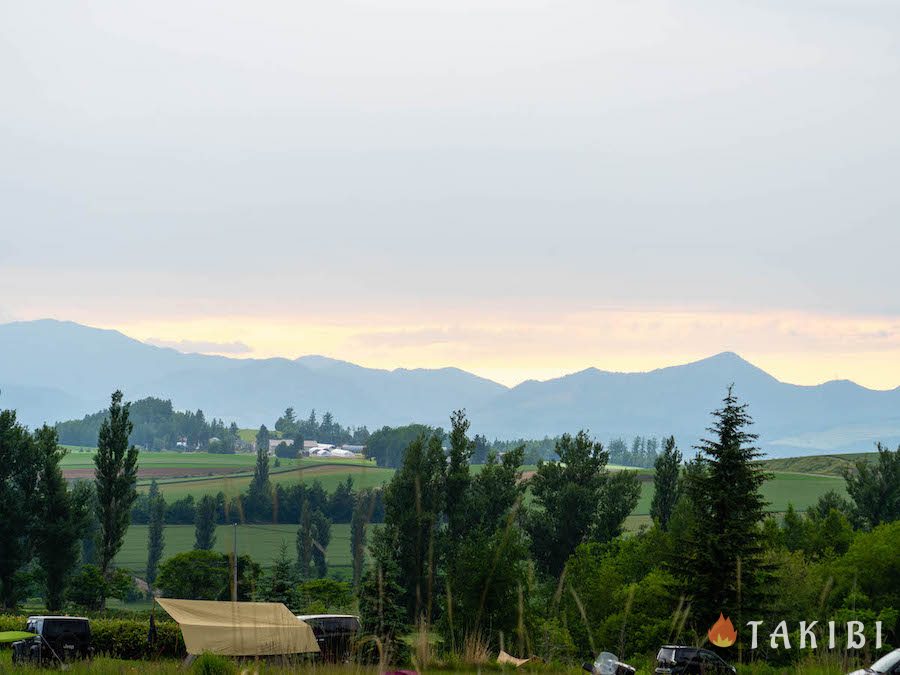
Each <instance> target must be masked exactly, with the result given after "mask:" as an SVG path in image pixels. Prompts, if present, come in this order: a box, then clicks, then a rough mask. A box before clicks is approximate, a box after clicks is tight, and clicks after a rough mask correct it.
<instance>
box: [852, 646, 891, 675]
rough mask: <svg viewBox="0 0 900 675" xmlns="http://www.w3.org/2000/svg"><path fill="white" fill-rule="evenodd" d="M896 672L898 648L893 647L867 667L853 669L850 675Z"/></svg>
mask: <svg viewBox="0 0 900 675" xmlns="http://www.w3.org/2000/svg"><path fill="white" fill-rule="evenodd" d="M898 673H900V649H895V650H894V651H892V652H889V653H887V654H885V655H884V656H882V657H881V658H880V659H878V660H877V661H876V662H875V663H873V664H872V665H871V666H869V667H868V668H862V669H861V670H854V671H853V672H852V673H850V675H898Z"/></svg>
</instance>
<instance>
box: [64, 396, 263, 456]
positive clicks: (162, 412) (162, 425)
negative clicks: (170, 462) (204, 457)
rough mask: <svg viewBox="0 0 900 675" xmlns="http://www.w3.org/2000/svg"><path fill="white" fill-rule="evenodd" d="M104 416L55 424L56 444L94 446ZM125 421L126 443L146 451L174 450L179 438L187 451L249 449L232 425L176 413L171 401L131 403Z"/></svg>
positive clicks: (199, 415)
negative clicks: (129, 426) (127, 422)
mask: <svg viewBox="0 0 900 675" xmlns="http://www.w3.org/2000/svg"><path fill="white" fill-rule="evenodd" d="M107 415H108V412H107V411H106V410H101V411H100V412H96V413H94V414H93V415H86V416H85V417H83V418H82V419H80V420H70V421H68V422H59V423H58V424H57V425H56V432H57V434H59V442H60V443H62V444H63V445H85V446H94V445H96V444H97V434H98V433H99V431H100V425H101V424H102V423H103V420H105V419H106V418H107ZM129 419H130V420H131V422H132V424H133V425H134V427H133V429H132V431H131V436H129V442H130V443H133V444H134V445H138V446H140V447H142V448H144V449H146V450H174V449H176V448H177V447H178V442H179V441H180V440H182V439H184V442H185V445H186V448H187V449H190V450H208V451H210V452H225V453H231V452H237V451H239V450H242V449H249V445H248V446H247V447H246V448H244V447H243V443H242V441H241V439H240V437H239V435H238V427H237V424H235V423H234V422H232V423H231V424H230V425H229V426H227V427H226V426H225V422H224V421H222V420H220V419H216V418H213V419H212V420H210V421H207V420H206V416H205V415H204V414H203V411H202V410H197V412H191V411H190V410H185V411H184V412H178V411H176V410H174V409H173V408H172V402H171V401H168V400H163V399H161V398H153V397H150V398H144V399H141V400H140V401H135V402H134V403H132V404H131V408H130V413H129ZM213 439H216V440H213ZM211 440H212V443H211V442H210V441H211Z"/></svg>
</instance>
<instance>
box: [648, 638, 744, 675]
mask: <svg viewBox="0 0 900 675" xmlns="http://www.w3.org/2000/svg"><path fill="white" fill-rule="evenodd" d="M655 672H656V674H657V675H734V674H735V673H737V670H736V669H735V667H734V666H732V665H730V664H728V663H726V662H725V661H724V660H723V659H722V657H721V656H719V655H718V654H716V653H715V652H711V651H710V650H708V649H700V648H699V647H683V646H680V645H666V646H665V647H662V648H660V650H659V653H658V654H657V655H656V671H655Z"/></svg>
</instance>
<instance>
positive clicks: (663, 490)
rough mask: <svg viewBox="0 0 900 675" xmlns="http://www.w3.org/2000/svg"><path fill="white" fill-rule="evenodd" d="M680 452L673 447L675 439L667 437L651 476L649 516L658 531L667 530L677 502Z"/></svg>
mask: <svg viewBox="0 0 900 675" xmlns="http://www.w3.org/2000/svg"><path fill="white" fill-rule="evenodd" d="M681 460H682V457H681V451H680V450H679V449H678V447H677V446H676V445H675V437H674V436H669V437H668V438H667V439H666V440H665V442H664V447H663V451H662V454H661V455H659V456H658V457H657V458H656V462H655V464H654V466H655V468H656V471H655V472H654V474H653V501H652V502H651V504H650V516H651V517H652V518H653V520H654V521H656V523H657V524H658V525H659V527H660V529H662V530H668V529H669V520H670V519H671V518H672V511H674V510H675V502H677V501H678V491H679V483H678V475H679V472H680V471H681Z"/></svg>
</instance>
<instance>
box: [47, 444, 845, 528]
mask: <svg viewBox="0 0 900 675" xmlns="http://www.w3.org/2000/svg"><path fill="white" fill-rule="evenodd" d="M861 456H863V455H847V456H838V457H831V456H822V457H801V458H792V459H783V460H781V459H780V460H769V461H767V462H766V468H767V469H769V470H774V471H773V475H774V477H773V479H772V480H770V481H768V482H767V483H766V484H765V486H764V487H763V494H764V495H765V497H766V499H767V500H768V501H769V502H770V504H769V510H771V511H773V512H783V511H785V510H786V509H787V506H788V503H793V505H794V507H795V508H797V509H801V510H802V509H806V508H808V507H809V506H811V505H812V504H814V503H815V501H816V500H817V499H818V498H819V497H820V496H821V495H823V494H824V493H826V492H828V491H829V490H835V491H837V492H838V493H839V494H844V480H843V478H842V477H840V476H839V475H834V474H833V472H835V471H837V469H838V467H840V466H843V465H845V464H846V463H847V462H848V461H849V460H851V459H854V460H855V459H857V458H858V457H861ZM279 461H280V464H281V466H280V467H278V468H276V467H274V462H272V464H271V465H270V466H271V468H270V476H271V480H272V482H273V483H279V484H283V485H289V484H293V483H297V482H306V481H313V480H318V481H320V482H321V483H322V485H323V487H324V488H325V489H326V490H327V491H329V492H330V491H333V490H334V489H335V488H336V487H337V485H338V484H339V483H342V482H343V481H345V480H346V478H347V477H348V476H350V477H352V478H353V482H354V486H355V487H357V488H369V487H377V486H380V485H382V484H384V483H386V482H387V481H389V480H390V479H391V477H392V476H393V474H394V470H393V469H386V468H380V467H377V466H376V465H375V463H374V462H372V461H369V460H352V459H351V460H343V459H332V458H322V459H318V458H302V459H296V460H286V459H282V460H279ZM254 463H255V456H254V455H252V454H237V455H212V454H206V453H178V452H144V453H141V457H140V467H141V473H140V474H139V480H138V489H139V490H141V491H143V490H146V489H147V487H148V486H149V483H150V480H151V478H155V479H156V480H157V482H158V483H159V486H160V490H161V491H162V493H163V494H164V496H165V498H166V500H167V501H170V502H171V501H174V500H177V499H181V498H183V497H186V496H188V495H193V496H194V497H195V498H199V497H201V496H203V495H205V494H216V493H218V492H219V491H222V492H224V493H225V494H226V495H228V496H231V495H235V494H238V493H239V492H242V491H246V490H247V488H248V486H249V484H250V479H251V478H252V475H253V465H254ZM63 468H64V470H65V471H66V472H67V474H70V472H72V471H75V470H79V471H80V472H83V473H84V474H85V475H84V476H81V477H85V478H88V477H90V476H92V475H93V474H92V472H93V458H92V453H91V452H72V453H70V454H68V455H67V456H66V457H65V459H64V460H63ZM609 468H610V469H612V470H622V469H624V470H629V471H637V473H638V475H639V478H640V480H641V498H640V501H639V502H638V505H637V507H636V508H635V510H634V514H633V515H635V516H643V515H648V514H649V512H650V503H651V500H652V498H653V482H652V480H653V478H652V477H653V470H652V469H633V468H631V467H620V466H616V465H610V467H609ZM536 469H537V467H536V466H533V465H530V466H525V467H523V474H524V475H525V476H526V477H528V476H530V475H531V474H533V472H534V471H535V470H536ZM804 469H805V470H804ZM479 470H480V466H475V467H473V472H475V473H477V472H478V471H479ZM820 471H821V473H820ZM148 472H151V475H148ZM70 477H72V476H71V475H70Z"/></svg>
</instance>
